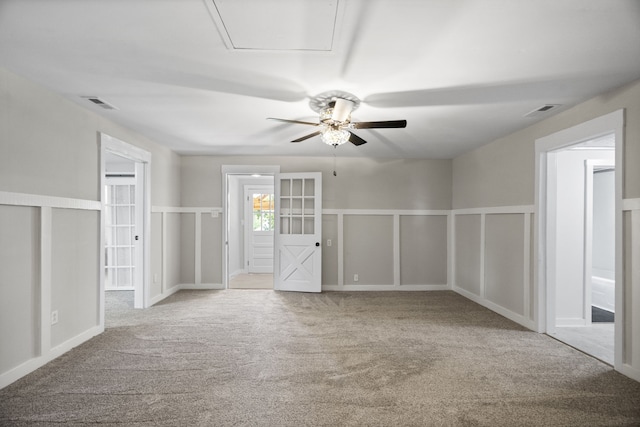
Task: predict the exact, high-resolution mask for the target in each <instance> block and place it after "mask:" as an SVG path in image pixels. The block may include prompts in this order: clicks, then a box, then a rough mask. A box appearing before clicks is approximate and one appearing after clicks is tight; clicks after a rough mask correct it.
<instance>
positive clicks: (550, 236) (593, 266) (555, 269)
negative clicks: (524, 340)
mask: <svg viewBox="0 0 640 427" xmlns="http://www.w3.org/2000/svg"><path fill="white" fill-rule="evenodd" d="M621 123H622V112H621V111H620V112H615V113H611V114H609V115H607V116H603V117H601V118H599V119H594V120H592V121H590V122H587V123H584V124H583V125H578V126H575V127H573V128H569V129H567V130H565V131H561V132H558V133H556V134H553V135H550V136H549V137H545V138H542V139H539V140H537V141H536V186H537V191H536V214H537V216H538V218H537V222H536V228H537V230H536V244H537V253H538V254H539V264H538V268H537V271H536V275H537V278H536V283H537V285H538V299H537V304H538V307H537V315H538V328H539V331H540V332H546V333H547V334H548V335H550V336H552V337H554V338H556V339H558V340H560V341H562V342H564V343H566V344H568V345H571V346H572V347H575V348H577V349H579V350H581V351H583V352H585V353H587V354H590V355H592V356H594V357H596V358H598V359H600V360H602V361H604V362H606V363H609V364H611V365H613V366H615V367H617V366H619V365H618V364H619V363H620V355H621V352H620V350H621V346H622V337H621V335H620V331H621V322H620V318H622V316H623V314H622V310H623V309H624V307H623V304H622V294H621V292H620V290H621V285H622V284H621V283H618V281H616V278H620V277H622V276H621V275H620V271H621V264H620V257H619V255H616V254H620V253H621V246H620V245H621V223H620V220H621V210H620V209H621V176H620V174H621V170H619V168H616V167H614V165H619V166H620V167H621V161H620V160H621V149H620V147H621V138H622V126H621ZM605 171H606V172H605ZM602 173H607V174H608V176H606V178H607V179H605V180H602V179H600V178H601V177H603V176H604V175H603V176H598V175H600V174H602ZM607 185H608V186H607ZM605 187H606V188H605ZM604 217H606V218H604ZM607 220H608V224H607ZM602 279H606V280H604V281H603V280H602ZM603 282H606V283H604V284H606V285H609V286H608V288H607V289H605V287H604V286H603ZM614 295H615V297H614ZM603 301H607V303H606V304H604V303H603ZM594 306H595V308H594ZM605 308H606V310H605V312H608V314H611V315H612V316H613V317H614V318H613V319H611V316H607V317H608V318H606V319H605V320H606V321H605V322H599V321H597V320H600V319H599V315H600V314H601V313H600V312H598V309H605ZM594 313H595V314H594ZM605 314H607V313H605ZM594 320H595V321H594Z"/></svg>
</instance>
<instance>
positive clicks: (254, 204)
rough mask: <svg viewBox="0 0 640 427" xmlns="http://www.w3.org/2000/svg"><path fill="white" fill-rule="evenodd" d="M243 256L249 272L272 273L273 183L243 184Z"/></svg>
mask: <svg viewBox="0 0 640 427" xmlns="http://www.w3.org/2000/svg"><path fill="white" fill-rule="evenodd" d="M245 203H246V208H245V216H244V223H245V257H246V259H247V270H248V272H249V273H273V230H274V228H275V216H274V195H273V185H246V186H245Z"/></svg>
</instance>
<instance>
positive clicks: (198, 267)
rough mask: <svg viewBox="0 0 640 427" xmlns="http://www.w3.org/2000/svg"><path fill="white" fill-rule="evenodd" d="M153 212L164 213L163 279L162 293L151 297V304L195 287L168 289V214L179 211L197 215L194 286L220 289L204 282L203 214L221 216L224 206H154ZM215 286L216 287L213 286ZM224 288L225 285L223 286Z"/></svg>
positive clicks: (195, 225)
mask: <svg viewBox="0 0 640 427" xmlns="http://www.w3.org/2000/svg"><path fill="white" fill-rule="evenodd" d="M151 212H152V213H159V214H161V215H162V219H161V222H162V224H161V230H162V236H159V237H160V241H161V248H162V249H161V250H162V280H161V285H160V287H161V288H160V294H159V295H156V296H155V297H153V298H152V299H151V302H150V305H154V304H156V303H157V302H158V301H162V300H163V299H165V298H166V297H167V296H169V295H171V294H173V293H174V292H177V291H178V290H180V289H194V288H178V289H176V287H179V286H182V285H176V286H172V287H171V288H170V289H167V262H168V259H167V244H168V243H167V214H170V213H177V214H190V215H195V221H194V228H193V232H194V238H193V241H194V258H195V259H194V263H193V264H194V276H193V277H194V282H195V283H194V284H193V286H201V285H202V286H205V287H204V288H202V289H218V288H217V287H215V286H218V285H217V284H215V285H210V284H203V283H202V215H203V214H209V215H211V217H212V218H219V217H220V215H219V214H220V213H221V212H222V208H220V207H179V206H152V207H151ZM211 286H214V287H211ZM198 289H200V288H198ZM223 289H224V286H223Z"/></svg>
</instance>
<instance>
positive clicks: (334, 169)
mask: <svg viewBox="0 0 640 427" xmlns="http://www.w3.org/2000/svg"><path fill="white" fill-rule="evenodd" d="M336 148H338V146H337V145H334V146H333V176H338V172H337V171H336V169H337V163H338V160H337V158H336V151H335V150H336Z"/></svg>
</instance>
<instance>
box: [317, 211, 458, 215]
mask: <svg viewBox="0 0 640 427" xmlns="http://www.w3.org/2000/svg"><path fill="white" fill-rule="evenodd" d="M450 213H451V211H450V210H418V209H417V210H406V209H322V214H323V215H339V214H342V215H388V216H393V215H402V216H404V215H409V216H410V215H413V216H429V215H433V216H448V215H449V214H450Z"/></svg>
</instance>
